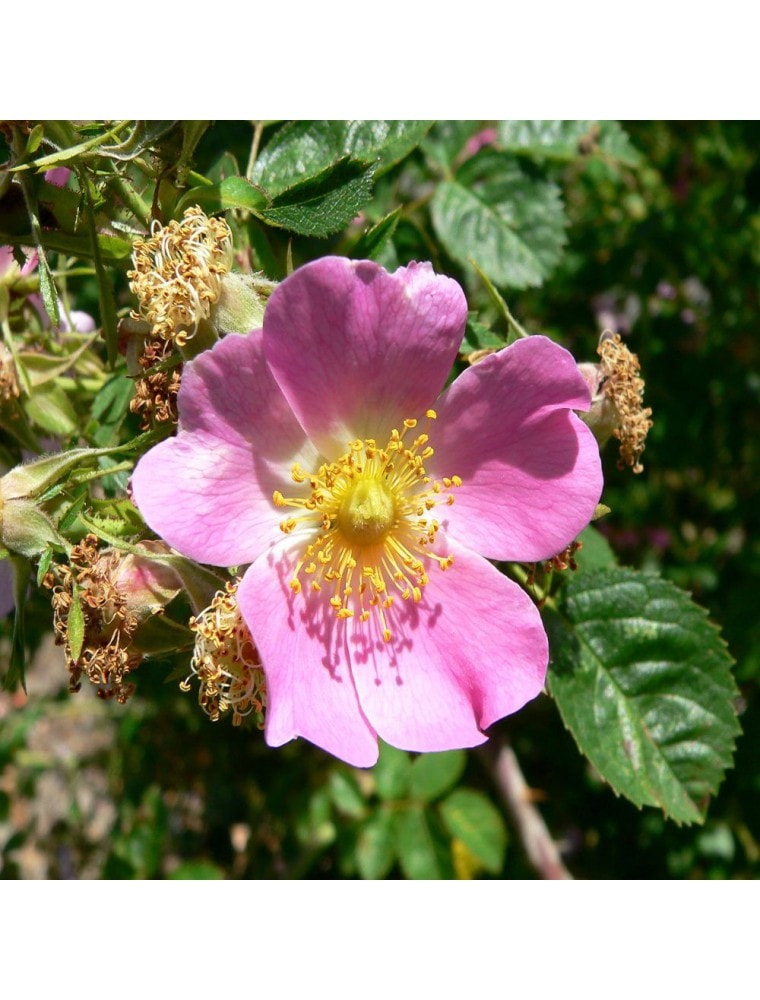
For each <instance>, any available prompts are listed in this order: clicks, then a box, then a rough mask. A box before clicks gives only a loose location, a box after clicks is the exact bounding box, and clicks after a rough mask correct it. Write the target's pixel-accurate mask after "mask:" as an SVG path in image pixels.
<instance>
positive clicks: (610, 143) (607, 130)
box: [599, 121, 641, 167]
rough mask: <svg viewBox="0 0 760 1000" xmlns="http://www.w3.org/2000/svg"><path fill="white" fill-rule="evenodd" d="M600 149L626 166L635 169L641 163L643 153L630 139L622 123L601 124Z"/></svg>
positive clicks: (605, 122)
mask: <svg viewBox="0 0 760 1000" xmlns="http://www.w3.org/2000/svg"><path fill="white" fill-rule="evenodd" d="M599 149H600V150H601V151H602V152H603V153H605V154H606V155H607V156H610V157H612V159H614V160H619V161H620V162H621V163H624V164H626V166H629V167H635V166H638V164H640V163H641V153H640V152H639V151H638V149H636V147H635V146H634V145H633V143H632V142H631V140H630V139H629V138H628V133H627V132H626V131H625V130H624V129H623V126H622V125H621V124H620V122H616V121H600V122H599Z"/></svg>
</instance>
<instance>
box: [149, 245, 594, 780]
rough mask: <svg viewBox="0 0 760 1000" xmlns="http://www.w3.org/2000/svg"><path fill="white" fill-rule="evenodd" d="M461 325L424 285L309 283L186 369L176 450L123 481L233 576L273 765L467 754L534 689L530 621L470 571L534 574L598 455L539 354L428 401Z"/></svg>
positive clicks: (502, 591)
mask: <svg viewBox="0 0 760 1000" xmlns="http://www.w3.org/2000/svg"><path fill="white" fill-rule="evenodd" d="M466 315H467V304H466V301H465V297H464V294H463V292H462V290H461V288H460V287H459V285H458V284H457V283H456V282H454V281H452V280H450V279H448V278H445V277H440V276H437V275H435V274H434V273H433V270H432V268H431V266H430V265H429V264H412V265H410V266H409V267H406V268H400V269H399V270H398V271H396V272H395V273H394V274H388V273H387V272H386V271H384V270H383V269H382V268H381V267H379V266H378V265H376V264H374V263H371V262H367V261H358V262H357V261H349V260H346V259H343V258H325V259H322V260H318V261H315V262H313V263H311V264H308V265H306V266H305V267H303V268H301V269H300V270H297V271H296V272H295V273H294V274H293V275H291V276H290V277H289V278H287V279H286V280H285V281H284V282H283V283H282V284H281V285H280V286H279V287H278V289H277V290H276V291H275V292H274V294H273V295H272V297H271V299H270V300H269V304H268V306H267V309H266V313H265V316H264V326H263V330H261V331H254V332H252V333H250V334H248V335H243V336H235V335H233V336H228V337H226V338H224V339H223V340H221V341H219V342H218V343H217V344H216V345H215V346H214V347H213V349H212V350H210V351H207V352H205V353H202V354H200V355H198V357H197V358H195V359H194V360H193V361H192V362H191V363H190V364H189V365H187V366H186V368H185V373H184V375H183V383H182V388H181V390H180V394H179V433H178V435H177V437H175V438H172V439H168V440H165V441H163V442H162V443H160V444H159V445H157V446H156V447H155V448H153V449H152V450H151V451H150V452H148V453H147V454H146V455H145V456H144V457H143V458H142V459H141V461H140V462H139V463H138V465H137V468H136V470H135V473H134V476H133V480H132V485H133V490H134V497H135V500H136V502H137V504H138V506H139V507H140V510H141V511H142V513H143V515H144V517H145V519H146V520H147V522H148V524H149V525H150V526H151V527H152V528H153V529H154V530H155V531H156V532H158V533H159V534H160V535H161V536H163V538H164V539H165V540H166V541H168V542H169V543H170V544H171V545H173V546H174V547H175V548H177V549H178V550H179V551H180V552H182V553H184V554H185V555H187V556H189V557H191V558H193V559H196V560H198V561H200V562H206V563H211V564H214V565H219V566H232V565H236V566H240V567H244V566H247V567H248V568H247V570H245V573H244V575H243V578H242V581H241V583H240V585H239V588H238V593H237V597H238V601H239V607H240V610H241V612H242V615H243V617H244V619H245V621H246V623H247V625H248V627H249V629H250V632H251V634H252V637H253V640H254V641H255V644H256V647H257V649H258V653H259V655H260V658H261V663H262V665H263V669H264V672H265V675H266V699H267V701H266V720H265V725H266V728H265V733H266V739H267V742H268V743H269V744H270V745H272V746H279V745H280V744H282V743H285V742H286V741H288V740H291V739H293V738H294V737H296V736H302V737H305V738H306V739H308V740H310V741H312V742H313V743H316V744H317V745H318V746H321V747H323V748H324V749H326V750H328V751H329V752H331V753H333V754H335V755H336V756H338V757H341V758H343V759H344V760H346V761H348V762H350V763H352V764H355V765H358V766H368V765H371V764H373V763H374V762H375V760H376V759H377V738H378V736H380V737H382V738H383V739H384V740H386V741H387V742H388V743H391V744H393V745H395V746H397V747H400V748H403V749H407V750H414V751H431V750H445V749H449V748H454V747H468V746H474V745H477V744H479V743H482V742H483V741H484V740H485V739H486V736H485V735H484V730H485V729H487V728H488V726H490V725H491V724H492V723H494V722H495V721H496V720H498V719H500V718H502V717H503V716H505V715H507V714H509V713H511V712H514V711H516V710H517V709H519V708H520V707H521V706H522V705H524V704H525V702H526V701H528V700H530V699H531V698H534V697H535V696H536V695H537V694H538V693H539V692H540V690H541V688H542V686H543V682H544V676H545V672H546V665H547V657H548V651H547V640H546V635H545V633H544V630H543V627H542V624H541V620H540V617H539V614H538V612H537V610H536V608H535V606H534V604H533V602H532V600H531V599H530V597H529V596H528V595H527V594H526V593H525V592H524V591H523V590H522V589H521V588H520V587H519V586H518V585H517V584H516V583H514V582H512V581H511V580H510V579H509V578H508V577H506V576H505V575H503V574H502V573H501V572H499V571H498V570H497V569H496V568H495V567H494V566H493V565H492V564H491V563H490V562H489V561H488V560H490V559H494V560H517V561H530V562H533V561H537V560H543V559H546V558H551V557H552V556H553V555H555V554H556V553H557V552H560V551H561V550H562V549H564V548H565V547H566V546H567V545H568V544H569V543H570V542H571V541H572V540H573V539H574V538H575V536H576V535H577V533H578V532H579V531H580V530H581V529H582V528H583V527H584V526H585V525H586V524H587V523H588V522H589V520H590V518H591V517H592V515H593V512H594V508H595V506H596V503H597V501H598V499H599V495H600V492H601V486H602V480H601V471H600V462H599V452H598V448H597V445H596V442H595V440H594V438H593V436H592V434H591V433H590V431H589V430H588V428H587V427H585V425H584V424H583V423H582V422H581V421H580V420H579V419H578V418H577V417H576V415H575V413H574V412H573V410H575V409H587V408H588V406H589V392H588V389H587V387H586V384H585V382H584V380H583V378H582V377H581V375H580V374H579V372H578V368H577V366H576V364H575V362H574V360H573V358H572V357H571V356H570V355H569V354H568V353H567V352H566V351H565V350H563V349H562V348H560V347H558V346H557V345H556V344H554V343H552V342H551V341H549V340H547V339H545V338H543V337H531V338H529V339H526V340H521V341H519V342H517V343H516V344H514V345H512V346H511V347H509V348H507V349H505V350H504V351H501V352H499V353H498V354H494V355H492V356H490V357H488V358H485V359H484V360H483V361H482V362H480V363H479V364H478V365H476V366H474V367H472V368H470V369H469V370H467V371H465V372H464V373H463V374H462V375H460V377H459V378H458V379H457V380H456V381H455V382H454V383H453V384H452V385H451V386H449V387H448V388H447V389H445V390H444V384H445V382H446V378H447V376H448V374H449V372H450V370H451V366H452V364H453V362H454V360H455V358H456V355H457V351H458V349H459V346H460V344H461V340H462V335H463V331H464V326H465V320H466ZM442 390H443V391H442ZM439 394H440V395H439Z"/></svg>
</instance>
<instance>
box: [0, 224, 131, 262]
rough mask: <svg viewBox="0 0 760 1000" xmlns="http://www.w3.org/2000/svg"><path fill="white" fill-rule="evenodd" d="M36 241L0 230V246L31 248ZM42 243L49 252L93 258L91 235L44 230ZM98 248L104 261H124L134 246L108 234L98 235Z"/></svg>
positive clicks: (121, 238)
mask: <svg viewBox="0 0 760 1000" xmlns="http://www.w3.org/2000/svg"><path fill="white" fill-rule="evenodd" d="M34 240H35V237H34V235H33V234H32V233H24V234H23V235H21V236H19V235H18V234H16V233H10V232H3V231H2V230H0V244H8V245H10V246H17V247H18V246H30V245H31V244H32V243H34ZM40 243H41V244H42V246H43V247H45V248H46V249H48V250H53V251H55V252H57V253H65V254H69V255H70V256H72V257H81V258H83V259H85V260H88V259H89V258H90V257H91V256H92V251H91V242H90V237H89V235H82V236H74V235H72V234H71V233H62V232H60V231H59V230H57V229H43V230H42V232H41V233H40ZM98 247H99V248H100V252H101V254H102V256H103V260H104V261H123V260H125V259H126V258H127V257H129V255H130V254H131V253H132V244H131V243H130V241H129V240H127V239H124V237H122V236H111V235H109V234H107V233H98Z"/></svg>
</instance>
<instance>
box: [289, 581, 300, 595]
mask: <svg viewBox="0 0 760 1000" xmlns="http://www.w3.org/2000/svg"><path fill="white" fill-rule="evenodd" d="M290 589H291V590H292V591H293V593H294V594H300V593H301V581H300V580H298V579H293V580H291V581H290Z"/></svg>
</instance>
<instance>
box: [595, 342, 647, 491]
mask: <svg viewBox="0 0 760 1000" xmlns="http://www.w3.org/2000/svg"><path fill="white" fill-rule="evenodd" d="M597 354H598V355H599V357H600V359H601V360H600V362H599V364H596V365H593V364H581V365H579V366H578V367H579V368H580V370H581V372H582V374H583V376H584V378H585V379H586V381H587V382H588V384H589V388H590V389H591V399H592V405H591V410H590V411H589V413H588V414H583V413H582V414H580V417H581V419H584V420H585V421H586V423H587V424H588V425H589V427H590V428H591V430H592V431H593V432H594V434H595V436H596V438H597V440H598V441H599V443H600V444H604V442H605V441H606V440H607V439H608V438H609V437H610V436H612V437H615V438H617V439H618V441H619V442H620V458H619V459H618V467H619V468H621V469H622V468H624V467H625V466H629V467H630V468H631V470H632V471H633V472H636V473H638V472H641V471H642V470H643V468H644V466H643V465H642V464H641V461H640V458H641V454H642V452H643V451H644V448H645V444H646V436H647V433H648V431H649V428H650V427H651V426H652V419H651V417H652V410H651V409H650V407H645V406H644V379H643V378H641V375H640V371H641V366H640V364H639V359H638V357H637V356H636V355H635V354H634V353H633V352H632V351H630V350H629V349H628V348H627V347H626V346H625V344H624V343H623V342H622V341H621V339H620V334H618V333H611V332H610V331H609V330H605V331H604V333H603V334H602V335H601V337H600V338H599V346H598V348H597Z"/></svg>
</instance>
